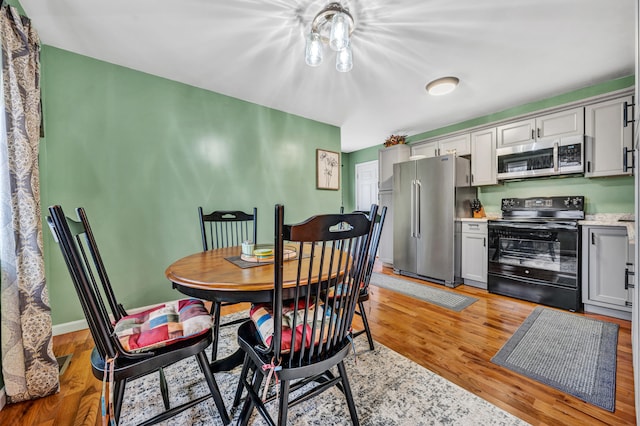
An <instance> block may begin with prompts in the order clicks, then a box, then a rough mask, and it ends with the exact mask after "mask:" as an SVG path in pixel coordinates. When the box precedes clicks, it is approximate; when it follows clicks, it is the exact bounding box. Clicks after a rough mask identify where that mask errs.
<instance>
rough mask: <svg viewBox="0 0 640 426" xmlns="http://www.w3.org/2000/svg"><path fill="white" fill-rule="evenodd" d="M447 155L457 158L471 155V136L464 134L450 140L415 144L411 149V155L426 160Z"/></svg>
mask: <svg viewBox="0 0 640 426" xmlns="http://www.w3.org/2000/svg"><path fill="white" fill-rule="evenodd" d="M447 154H454V155H457V156H461V155H469V154H471V135H470V134H469V133H465V134H462V135H458V136H452V137H450V138H445V139H439V140H435V141H431V142H426V143H421V144H416V145H415V146H413V147H412V148H411V155H424V156H425V157H427V158H430V157H438V156H440V155H447Z"/></svg>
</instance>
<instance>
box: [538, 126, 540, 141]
mask: <svg viewBox="0 0 640 426" xmlns="http://www.w3.org/2000/svg"><path fill="white" fill-rule="evenodd" d="M538 138H540V128H539V127H538Z"/></svg>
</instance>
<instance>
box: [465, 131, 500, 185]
mask: <svg viewBox="0 0 640 426" xmlns="http://www.w3.org/2000/svg"><path fill="white" fill-rule="evenodd" d="M496 169H497V165H496V129H487V130H480V131H478V132H474V133H471V184H472V185H473V186H480V185H495V184H497V183H498V179H497V177H496Z"/></svg>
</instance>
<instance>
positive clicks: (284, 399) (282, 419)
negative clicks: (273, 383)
mask: <svg viewBox="0 0 640 426" xmlns="http://www.w3.org/2000/svg"><path fill="white" fill-rule="evenodd" d="M289 388H290V381H289V380H283V381H281V382H280V401H279V402H278V404H280V406H279V407H278V426H284V425H286V424H287V414H288V412H289Z"/></svg>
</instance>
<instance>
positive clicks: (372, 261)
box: [353, 206, 387, 350]
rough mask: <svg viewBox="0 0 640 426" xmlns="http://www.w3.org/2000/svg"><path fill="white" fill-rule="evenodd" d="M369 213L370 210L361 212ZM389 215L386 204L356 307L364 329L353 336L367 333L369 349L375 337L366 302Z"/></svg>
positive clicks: (374, 233)
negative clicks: (370, 324)
mask: <svg viewBox="0 0 640 426" xmlns="http://www.w3.org/2000/svg"><path fill="white" fill-rule="evenodd" d="M361 213H364V214H367V215H368V214H369V212H364V211H363V212H361ZM386 216H387V207H386V206H384V207H382V209H381V210H380V214H377V215H376V221H375V224H374V228H373V234H372V236H371V244H370V245H369V253H368V254H367V262H366V269H365V272H364V278H363V279H362V284H361V286H360V294H359V296H358V309H356V315H359V316H360V317H361V318H362V324H363V325H364V329H363V330H360V331H357V332H355V333H353V336H354V337H356V336H359V335H361V334H363V333H366V334H367V340H368V341H369V349H371V350H374V349H375V348H374V345H373V337H372V336H371V329H370V327H369V321H368V320H367V314H366V311H365V309H364V302H366V301H367V300H369V282H370V281H371V275H373V266H374V265H375V263H376V256H377V254H378V245H379V244H380V235H381V233H382V226H383V225H384V219H385V217H386Z"/></svg>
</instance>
